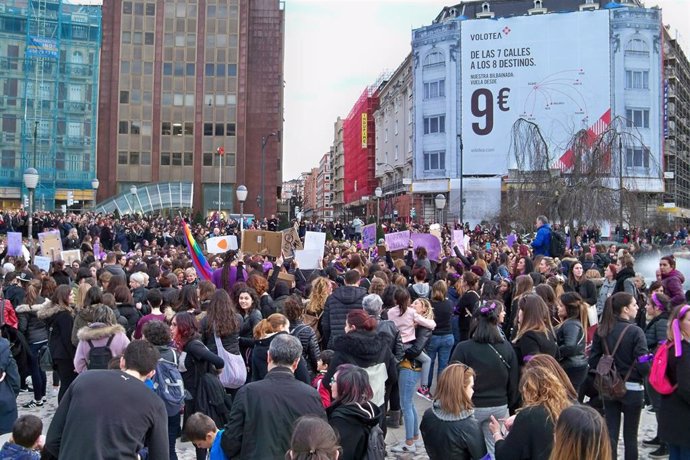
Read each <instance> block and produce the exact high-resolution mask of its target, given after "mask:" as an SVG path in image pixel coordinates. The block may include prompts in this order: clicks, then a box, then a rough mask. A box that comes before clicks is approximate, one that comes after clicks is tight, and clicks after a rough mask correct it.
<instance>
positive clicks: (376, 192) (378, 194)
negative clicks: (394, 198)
mask: <svg viewBox="0 0 690 460" xmlns="http://www.w3.org/2000/svg"><path fill="white" fill-rule="evenodd" d="M374 195H376V228H377V229H378V228H379V225H380V223H379V219H380V212H381V196H383V190H381V187H376V190H374Z"/></svg>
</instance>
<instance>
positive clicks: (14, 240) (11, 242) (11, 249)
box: [7, 232, 22, 257]
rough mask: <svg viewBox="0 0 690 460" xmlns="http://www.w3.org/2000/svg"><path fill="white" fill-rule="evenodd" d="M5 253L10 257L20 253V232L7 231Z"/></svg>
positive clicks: (17, 255)
mask: <svg viewBox="0 0 690 460" xmlns="http://www.w3.org/2000/svg"><path fill="white" fill-rule="evenodd" d="M7 255H8V256H12V257H19V256H21V255H22V234H21V233H20V232H7Z"/></svg>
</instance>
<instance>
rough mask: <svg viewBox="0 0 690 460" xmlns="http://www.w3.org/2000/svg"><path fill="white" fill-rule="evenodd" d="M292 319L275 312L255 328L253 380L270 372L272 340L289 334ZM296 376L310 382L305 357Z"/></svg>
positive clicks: (301, 360)
mask: <svg viewBox="0 0 690 460" xmlns="http://www.w3.org/2000/svg"><path fill="white" fill-rule="evenodd" d="M289 330H290V321H288V319H287V318H286V317H285V316H284V315H281V314H280V313H273V314H272V315H271V316H269V317H268V318H266V319H262V320H261V321H259V324H257V325H256V327H255V328H254V339H255V342H254V349H253V350H252V361H251V381H252V382H256V381H258V380H263V379H264V377H266V375H267V374H268V350H269V348H270V347H271V342H273V339H275V338H276V337H277V336H278V335H280V334H288V333H289V332H288V331H289ZM295 378H296V379H297V380H299V381H301V382H304V383H306V384H307V385H309V384H310V382H311V380H310V378H309V371H308V370H307V364H306V363H305V361H304V358H302V357H300V360H299V363H298V364H297V369H295Z"/></svg>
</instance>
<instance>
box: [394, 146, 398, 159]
mask: <svg viewBox="0 0 690 460" xmlns="http://www.w3.org/2000/svg"><path fill="white" fill-rule="evenodd" d="M395 161H398V146H397V145H396V146H395Z"/></svg>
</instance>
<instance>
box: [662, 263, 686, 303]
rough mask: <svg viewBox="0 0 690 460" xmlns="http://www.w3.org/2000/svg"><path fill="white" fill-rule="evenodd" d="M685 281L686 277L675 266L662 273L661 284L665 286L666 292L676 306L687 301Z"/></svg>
mask: <svg viewBox="0 0 690 460" xmlns="http://www.w3.org/2000/svg"><path fill="white" fill-rule="evenodd" d="M684 282H685V277H684V276H683V274H682V273H681V272H679V271H678V270H676V269H675V268H674V269H673V270H671V271H670V272H668V273H666V274H662V275H661V285H662V286H663V287H664V293H665V294H666V295H667V296H669V298H670V299H671V305H673V306H674V307H675V306H677V305H683V304H684V303H685V292H684V291H683V283H684Z"/></svg>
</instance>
